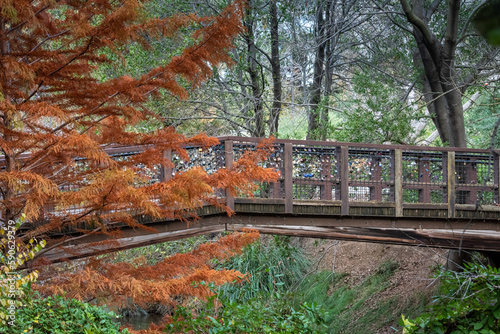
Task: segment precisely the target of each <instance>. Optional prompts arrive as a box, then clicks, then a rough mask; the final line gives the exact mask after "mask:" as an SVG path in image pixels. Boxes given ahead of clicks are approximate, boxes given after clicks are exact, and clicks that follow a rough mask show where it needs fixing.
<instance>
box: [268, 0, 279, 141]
mask: <svg viewBox="0 0 500 334" xmlns="http://www.w3.org/2000/svg"><path fill="white" fill-rule="evenodd" d="M269 15H270V19H271V25H270V26H271V70H272V76H273V106H272V109H271V114H270V116H269V134H271V135H275V134H276V133H277V132H278V127H279V118H280V113H281V99H282V89H281V68H280V52H279V35H278V8H277V5H276V1H275V0H271V2H270V4H269Z"/></svg>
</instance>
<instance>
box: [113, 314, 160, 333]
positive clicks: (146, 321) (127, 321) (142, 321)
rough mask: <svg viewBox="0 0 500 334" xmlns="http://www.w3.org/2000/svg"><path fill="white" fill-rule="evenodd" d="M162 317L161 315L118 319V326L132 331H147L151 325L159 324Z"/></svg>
mask: <svg viewBox="0 0 500 334" xmlns="http://www.w3.org/2000/svg"><path fill="white" fill-rule="evenodd" d="M162 318H163V316H162V315H161V314H147V315H142V314H140V315H133V316H128V317H123V318H119V319H118V321H119V322H120V325H122V326H126V327H127V328H131V329H134V330H141V329H147V328H148V327H149V325H151V324H152V323H155V324H158V323H160V321H161V319H162Z"/></svg>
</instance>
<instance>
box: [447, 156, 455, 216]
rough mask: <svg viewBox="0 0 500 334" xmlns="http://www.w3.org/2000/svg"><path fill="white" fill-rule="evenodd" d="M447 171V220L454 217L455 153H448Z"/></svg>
mask: <svg viewBox="0 0 500 334" xmlns="http://www.w3.org/2000/svg"><path fill="white" fill-rule="evenodd" d="M447 171H448V178H447V179H448V182H447V187H448V218H454V217H455V152H453V151H449V152H448V156H447Z"/></svg>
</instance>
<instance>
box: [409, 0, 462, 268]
mask: <svg viewBox="0 0 500 334" xmlns="http://www.w3.org/2000/svg"><path fill="white" fill-rule="evenodd" d="M400 2H401V6H402V7H403V11H404V13H405V15H406V17H407V19H408V22H410V23H411V24H413V36H414V38H415V41H416V42H417V47H418V51H419V55H420V61H421V62H422V66H423V69H424V73H425V78H423V87H424V97H425V100H426V102H427V104H428V106H429V107H428V110H429V113H430V114H431V115H432V116H433V121H434V124H435V125H436V129H437V130H438V132H439V135H440V137H441V140H442V141H443V143H447V144H448V145H449V146H452V147H466V146H467V142H466V138H465V124H464V111H463V107H462V91H461V90H460V84H459V83H458V76H457V73H456V69H455V50H456V47H457V34H458V23H459V12H460V0H449V1H448V15H447V22H446V24H447V25H446V32H445V36H444V43H442V42H441V41H440V39H438V38H437V36H436V35H435V34H434V33H433V32H432V31H431V30H430V28H429V25H428V22H429V21H430V19H431V16H432V14H433V12H434V11H432V10H425V8H424V1H423V0H413V1H412V8H410V5H409V4H408V2H407V1H406V0H400ZM460 197H462V196H459V198H460ZM463 260H464V253H463V252H460V251H455V250H451V251H450V252H449V255H448V262H447V268H448V269H450V270H460V269H461V267H460V266H461V265H462V263H463Z"/></svg>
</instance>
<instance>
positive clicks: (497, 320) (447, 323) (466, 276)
mask: <svg viewBox="0 0 500 334" xmlns="http://www.w3.org/2000/svg"><path fill="white" fill-rule="evenodd" d="M437 277H438V278H439V279H440V280H441V295H440V296H438V297H436V299H435V302H434V304H432V305H431V306H430V310H429V312H428V313H424V314H421V315H420V316H419V317H417V318H416V319H414V320H410V319H406V318H405V317H404V316H403V317H402V319H401V321H400V324H401V325H402V326H403V333H405V334H413V333H450V334H465V333H467V334H497V333H500V331H499V328H500V298H499V297H500V289H499V288H498V287H499V286H500V271H499V269H498V268H492V267H491V266H484V265H481V264H475V263H474V264H466V265H465V270H464V271H463V272H461V273H457V272H453V271H443V270H441V271H438V273H437Z"/></svg>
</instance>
